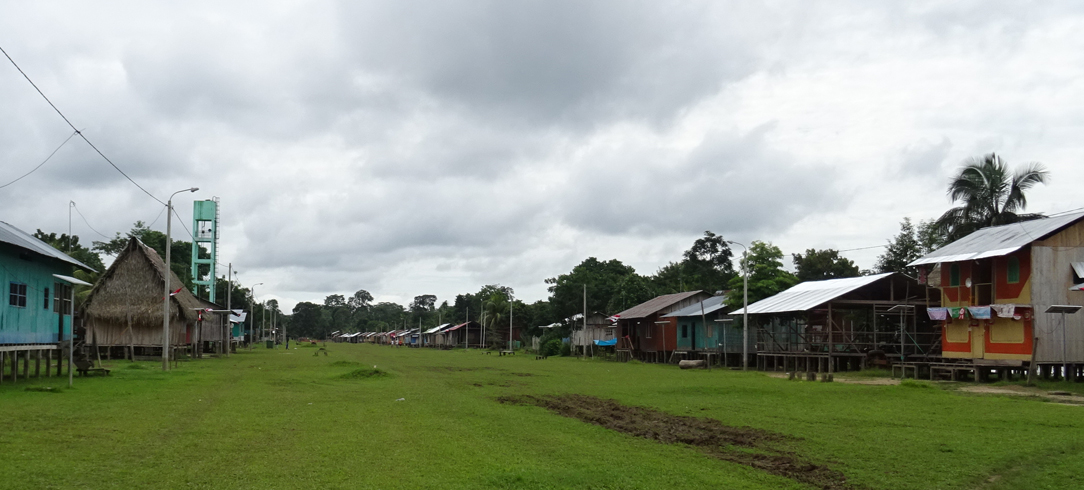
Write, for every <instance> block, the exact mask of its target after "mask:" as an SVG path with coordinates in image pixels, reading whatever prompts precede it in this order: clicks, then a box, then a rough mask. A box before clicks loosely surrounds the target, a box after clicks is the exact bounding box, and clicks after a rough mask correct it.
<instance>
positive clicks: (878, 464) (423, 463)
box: [0, 345, 1084, 489]
mask: <svg viewBox="0 0 1084 490" xmlns="http://www.w3.org/2000/svg"><path fill="white" fill-rule="evenodd" d="M328 349H329V350H330V355H329V356H326V357H325V356H322V355H321V356H319V357H316V356H313V353H314V352H315V349H313V348H311V347H302V348H299V349H291V350H290V351H289V352H284V351H283V350H281V349H280V350H274V351H269V350H265V349H258V350H254V351H252V352H242V353H240V354H237V355H235V356H233V357H231V358H230V359H206V360H202V361H198V362H182V363H181V365H180V367H179V368H177V369H176V370H174V371H172V372H170V373H163V372H161V371H160V370H159V369H157V367H158V365H157V364H156V363H136V364H134V365H133V364H131V363H128V362H125V361H112V362H111V363H107V364H112V367H113V368H114V371H113V375H112V376H111V377H108V378H88V379H79V378H76V384H75V388H74V389H71V390H69V389H67V388H66V379H64V380H63V381H61V380H59V379H49V380H31V381H29V382H23V381H20V382H19V384H17V385H14V386H13V385H12V384H11V383H10V382H7V381H5V383H4V384H3V385H0V419H2V420H3V423H4V426H3V427H4V428H3V429H2V431H0V487H4V488H133V487H136V488H180V487H186V488H209V487H215V488H666V489H679V488H728V489H743V488H748V489H754V488H756V489H761V488H762V489H775V488H808V487H805V486H803V485H802V484H799V483H797V482H795V481H794V480H791V479H788V478H784V477H782V476H776V475H773V474H770V473H768V472H766V471H762V470H759V469H755V468H753V467H750V466H744V465H740V464H737V463H732V462H726V461H722V460H720V459H717V458H713V457H712V456H710V455H708V454H707V453H705V452H704V451H700V450H697V449H695V448H692V447H688V446H684V445H680V444H663V443H659V442H655V441H652V440H648V439H643V438H637V437H633V436H630V435H626V434H623V433H619V432H616V431H614V430H610V429H606V428H603V427H600V426H598V425H592V424H589V423H585V422H581V421H580V420H577V419H574V418H567V417H563V416H561V415H558V414H556V413H554V412H551V411H548V410H546V409H544V408H539V407H536V406H529V405H523V404H511V403H500V402H499V401H498V398H500V397H503V396H512V397H514V396H520V395H537V396H544V395H555V394H569V393H574V394H584V395H591V396H595V397H601V398H612V399H616V400H618V401H619V402H621V403H623V404H626V405H636V406H642V407H650V408H654V409H658V410H662V411H665V412H668V413H670V414H675V415H685V416H694V417H710V418H714V419H717V420H719V421H721V422H723V423H724V424H727V425H731V426H749V427H753V428H757V429H764V430H767V431H771V432H773V433H779V434H783V435H787V436H793V437H794V438H795V439H792V440H790V442H788V443H787V444H788V445H789V446H788V447H789V448H790V450H791V451H793V454H794V455H796V456H799V457H800V458H802V459H803V460H807V461H812V462H814V463H817V464H819V465H826V466H828V467H830V468H831V469H833V470H836V471H839V472H842V473H843V475H845V476H846V477H847V480H848V482H849V483H850V484H851V485H853V486H854V487H855V488H874V489H930V488H947V489H955V488H960V489H971V488H992V489H1008V488H1020V489H1024V488H1027V489H1035V488H1067V489H1069V488H1081V487H1082V486H1084V437H1082V436H1084V431H1082V430H1081V426H1082V425H1084V422H1082V420H1084V417H1082V415H1084V411H1082V410H1084V408H1081V407H1077V406H1068V405H1060V404H1055V403H1047V402H1043V401H1039V400H1036V399H1031V398H1021V397H1016V398H1012V397H1001V396H978V395H967V394H962V393H957V392H953V391H948V390H942V389H938V388H936V387H930V385H928V384H924V383H909V384H906V385H901V386H866V385H853V384H842V383H831V384H829V383H819V382H798V381H787V380H785V379H778V378H771V377H768V376H766V375H763V374H760V373H755V372H749V373H743V372H736V371H729V370H718V369H717V370H713V371H710V372H709V371H680V370H678V369H677V368H676V367H673V366H658V365H649V364H639V363H628V364H619V363H612V362H603V361H584V360H579V359H574V358H550V359H548V360H544V361H535V360H534V358H533V357H531V356H522V355H521V356H515V357H499V356H497V355H496V354H494V355H483V354H482V353H481V352H479V351H476V350H471V351H468V352H463V351H433V350H422V351H418V350H413V349H406V348H393V347H386V346H372V345H329V346H328ZM374 365H375V366H376V367H377V369H378V370H379V371H381V372H382V373H378V375H376V376H369V374H372V373H371V372H366V371H364V370H363V368H369V370H371V368H372V367H373V366H374ZM355 371H357V373H355ZM352 373H354V374H352ZM344 375H345V376H344ZM31 386H55V387H58V388H59V387H65V388H63V389H59V390H58V391H57V392H54V393H49V392H39V391H27V390H26V388H27V387H31ZM399 399H403V400H402V401H397V400H399Z"/></svg>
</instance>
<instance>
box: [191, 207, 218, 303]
mask: <svg viewBox="0 0 1084 490" xmlns="http://www.w3.org/2000/svg"><path fill="white" fill-rule="evenodd" d="M192 204H193V206H192V232H193V233H194V235H193V236H192V294H194V295H196V297H198V298H206V299H207V300H208V301H210V302H212V303H214V302H215V277H216V276H215V264H217V263H218V198H217V197H215V198H212V199H208V200H206V201H195V202H193V203H192ZM201 290H203V291H206V294H200V293H201Z"/></svg>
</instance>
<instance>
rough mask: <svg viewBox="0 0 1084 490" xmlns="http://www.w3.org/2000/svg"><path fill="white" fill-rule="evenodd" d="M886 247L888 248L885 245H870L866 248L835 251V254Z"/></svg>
mask: <svg viewBox="0 0 1084 490" xmlns="http://www.w3.org/2000/svg"><path fill="white" fill-rule="evenodd" d="M887 246H888V244H887V243H886V244H884V245H870V246H868V247H858V248H848V249H846V250H836V251H837V252H854V251H855V250H869V249H871V248H881V247H887Z"/></svg>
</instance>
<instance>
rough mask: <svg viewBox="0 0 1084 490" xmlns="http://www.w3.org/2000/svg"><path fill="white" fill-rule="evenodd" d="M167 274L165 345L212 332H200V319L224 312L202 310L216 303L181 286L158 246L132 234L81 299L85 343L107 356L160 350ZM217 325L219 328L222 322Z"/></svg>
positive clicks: (154, 353) (207, 319)
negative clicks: (167, 325)
mask: <svg viewBox="0 0 1084 490" xmlns="http://www.w3.org/2000/svg"><path fill="white" fill-rule="evenodd" d="M166 274H169V277H170V282H169V284H170V289H172V290H173V292H171V295H170V297H169V339H170V340H169V343H170V346H171V347H173V348H177V347H184V346H185V345H186V344H190V343H199V342H200V336H201V335H211V333H212V332H211V330H212V329H211V328H208V331H207V332H206V333H205V332H204V330H203V328H202V327H203V325H205V324H207V323H210V322H220V321H221V319H220V318H219V317H220V316H223V315H220V314H217V313H211V312H207V311H205V310H207V309H214V308H215V306H214V305H213V304H211V303H207V302H204V301H201V300H199V299H197V298H196V297H195V296H193V295H192V293H191V292H189V291H188V289H186V288H184V283H183V282H181V280H180V278H179V277H177V275H176V274H174V273H173V271H171V270H169V268H167V267H166V264H165V261H164V260H162V258H161V257H160V256H159V255H158V252H156V251H154V249H152V248H150V247H148V246H146V245H144V244H143V243H142V242H140V241H139V240H137V239H135V238H131V239H129V240H128V245H127V246H125V248H124V250H122V251H121V252H120V254H119V255H118V256H117V258H116V260H114V261H113V264H112V265H110V266H109V269H107V270H106V271H105V273H103V274H102V277H101V278H100V279H99V280H98V284H96V285H95V286H94V289H92V290H91V292H90V296H88V297H87V300H86V302H85V303H84V304H83V314H84V317H85V319H86V320H85V324H86V330H87V332H86V342H87V344H88V345H97V346H99V347H100V348H103V349H105V352H106V355H107V356H117V357H121V356H124V357H128V356H156V357H157V356H161V349H162V334H163V332H162V300H163V297H162V293H163V290H164V288H165V277H166ZM201 321H202V322H204V323H201ZM217 325H219V326H217V327H215V328H216V329H220V328H221V326H220V325H221V324H220V323H218V324H217ZM220 337H221V334H219V335H217V336H215V338H216V339H220ZM125 351H127V353H126V352H125Z"/></svg>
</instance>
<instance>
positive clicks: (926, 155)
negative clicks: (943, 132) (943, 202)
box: [896, 136, 952, 179]
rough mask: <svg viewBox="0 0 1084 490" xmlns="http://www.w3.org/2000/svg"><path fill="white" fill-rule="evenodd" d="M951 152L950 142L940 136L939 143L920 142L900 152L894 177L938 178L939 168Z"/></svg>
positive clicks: (939, 175) (939, 174)
mask: <svg viewBox="0 0 1084 490" xmlns="http://www.w3.org/2000/svg"><path fill="white" fill-rule="evenodd" d="M951 150H952V141H949V139H948V137H945V136H942V137H941V141H940V142H937V143H931V142H929V141H920V142H917V143H914V144H911V145H908V146H907V147H906V148H904V149H903V150H901V151H900V161H899V166H898V167H897V168H896V175H897V176H901V177H911V178H920V179H921V178H925V179H928V178H940V177H941V167H942V165H943V164H944V163H945V158H947V157H948V154H949V151H951Z"/></svg>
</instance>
